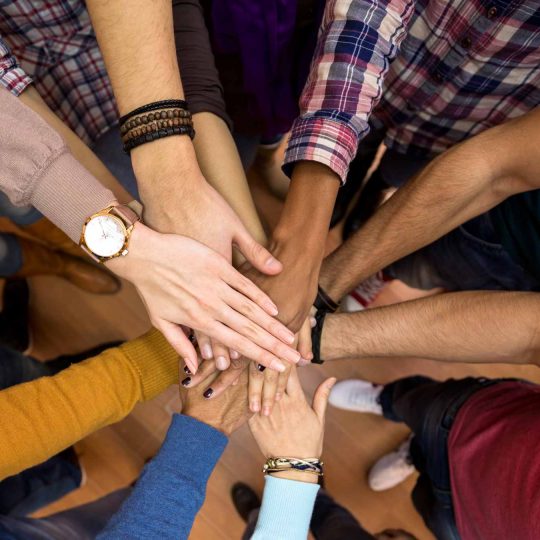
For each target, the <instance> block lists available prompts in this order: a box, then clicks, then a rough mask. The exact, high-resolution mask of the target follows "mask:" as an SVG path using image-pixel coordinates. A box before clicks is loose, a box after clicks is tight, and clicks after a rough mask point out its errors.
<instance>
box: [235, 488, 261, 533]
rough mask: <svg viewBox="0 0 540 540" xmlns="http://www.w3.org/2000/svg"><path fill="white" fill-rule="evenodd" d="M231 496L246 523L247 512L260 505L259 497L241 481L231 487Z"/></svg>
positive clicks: (249, 512)
mask: <svg viewBox="0 0 540 540" xmlns="http://www.w3.org/2000/svg"><path fill="white" fill-rule="evenodd" d="M231 497H232V500H233V504H234V507H235V508H236V511H237V512H238V513H239V514H240V516H241V517H242V519H243V520H244V521H245V522H246V523H247V521H248V519H249V514H251V512H252V511H253V510H256V509H257V508H260V507H261V499H259V497H258V496H257V494H256V493H255V492H254V491H253V490H252V489H251V488H250V487H249V486H248V485H247V484H244V483H242V482H237V483H236V484H234V486H233V487H232V489H231Z"/></svg>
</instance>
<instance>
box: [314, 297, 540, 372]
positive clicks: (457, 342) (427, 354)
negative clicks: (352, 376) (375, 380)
mask: <svg viewBox="0 0 540 540" xmlns="http://www.w3.org/2000/svg"><path fill="white" fill-rule="evenodd" d="M539 321H540V293H528V292H491V291H487V292H459V293H448V294H442V295H439V296H433V297H428V298H422V299H420V300H413V301H410V302H404V303H402V304H394V305H391V306H385V307H381V308H373V309H368V310H365V311H361V312H357V313H352V314H336V315H329V316H327V318H326V322H325V325H324V328H323V340H322V356H323V358H325V359H328V360H330V359H336V358H354V357H413V358H428V359H432V360H441V361H449V362H472V363H483V362H508V363H518V364H527V363H539V364H540V322H539Z"/></svg>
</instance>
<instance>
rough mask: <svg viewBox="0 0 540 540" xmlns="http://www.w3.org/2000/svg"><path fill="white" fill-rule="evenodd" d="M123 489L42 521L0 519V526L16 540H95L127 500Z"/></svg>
mask: <svg viewBox="0 0 540 540" xmlns="http://www.w3.org/2000/svg"><path fill="white" fill-rule="evenodd" d="M130 493H131V488H124V489H120V490H118V491H114V492H113V493H111V494H109V495H107V496H105V497H102V498H101V499H98V500H97V501H94V502H91V503H88V504H84V505H82V506H77V507H75V508H70V509H69V510H66V511H64V512H59V513H58V514H54V515H52V516H49V517H46V518H42V519H32V518H11V517H1V516H0V526H1V527H3V528H4V529H6V530H7V531H9V532H10V533H11V534H12V535H13V536H14V537H15V538H16V539H17V540H75V539H76V540H94V538H96V536H97V535H98V534H99V533H100V532H101V531H102V530H103V529H104V528H105V526H106V525H107V523H108V522H109V520H110V519H111V517H112V516H113V515H114V514H116V512H118V510H119V509H120V507H121V506H122V504H123V502H124V501H125V500H126V499H127V498H128V497H129V495H130Z"/></svg>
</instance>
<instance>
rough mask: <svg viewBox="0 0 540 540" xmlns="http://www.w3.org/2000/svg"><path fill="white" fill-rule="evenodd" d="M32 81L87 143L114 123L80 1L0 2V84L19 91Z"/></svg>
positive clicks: (105, 78)
mask: <svg viewBox="0 0 540 540" xmlns="http://www.w3.org/2000/svg"><path fill="white" fill-rule="evenodd" d="M32 80H33V83H34V84H35V86H36V89H37V90H38V92H39V93H40V94H41V96H42V97H43V99H44V100H45V102H46V103H47V105H48V106H49V107H50V108H51V109H52V110H54V111H55V112H56V114H57V115H58V116H59V117H60V118H61V119H62V120H63V121H64V122H66V123H67V124H68V125H69V126H70V127H71V128H72V129H73V130H74V131H75V132H76V133H77V134H78V135H79V136H80V137H81V138H82V139H83V140H84V141H86V142H92V141H94V140H96V139H97V138H98V137H99V135H101V134H102V133H103V132H105V131H106V130H108V129H109V128H110V127H111V126H113V125H115V124H116V123H117V122H118V113H117V110H116V104H115V100H114V95H113V91H112V87H111V85H110V82H109V78H108V76H107V71H106V69H105V64H104V62H103V58H102V56H101V52H100V50H99V48H98V44H97V41H96V37H95V35H94V32H93V29H92V25H91V22H90V17H89V15H88V12H87V10H86V5H85V2H84V1H83V0H54V1H47V0H17V1H16V2H15V1H12V0H0V84H2V86H4V87H5V88H7V89H8V90H10V91H11V92H12V93H14V94H15V95H18V94H20V93H21V92H22V91H23V90H24V89H25V88H26V87H27V86H28V85H29V84H31V83H32Z"/></svg>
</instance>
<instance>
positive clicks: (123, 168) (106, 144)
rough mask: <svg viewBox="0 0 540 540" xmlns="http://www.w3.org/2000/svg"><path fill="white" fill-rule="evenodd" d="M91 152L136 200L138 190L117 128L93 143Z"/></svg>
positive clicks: (129, 160)
mask: <svg viewBox="0 0 540 540" xmlns="http://www.w3.org/2000/svg"><path fill="white" fill-rule="evenodd" d="M92 150H93V151H94V154H96V156H97V157H98V158H99V159H100V160H101V161H103V163H104V164H105V166H106V167H107V169H109V171H111V172H112V174H113V175H114V176H115V178H116V179H117V180H118V181H119V182H120V184H122V186H123V187H124V188H125V189H126V190H127V191H128V192H129V193H130V194H131V195H132V196H133V198H135V199H138V198H139V190H138V188H137V180H136V178H135V173H134V172H133V167H132V166H131V158H130V157H129V155H128V154H126V153H125V152H124V149H123V147H122V139H121V138H120V132H119V131H118V128H117V127H116V126H115V127H114V128H112V129H110V130H109V131H107V132H106V133H104V134H103V135H102V136H101V137H100V138H99V139H98V140H97V141H96V142H95V143H94V145H93V146H92Z"/></svg>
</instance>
